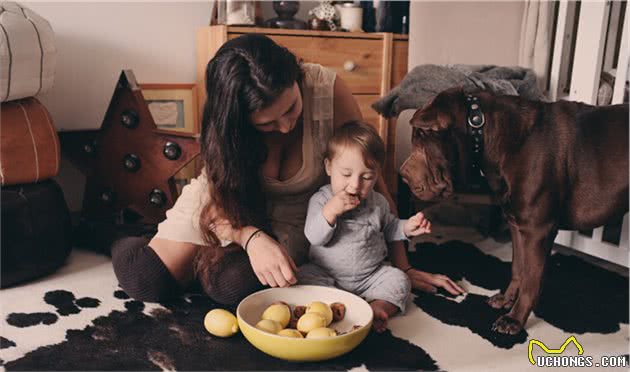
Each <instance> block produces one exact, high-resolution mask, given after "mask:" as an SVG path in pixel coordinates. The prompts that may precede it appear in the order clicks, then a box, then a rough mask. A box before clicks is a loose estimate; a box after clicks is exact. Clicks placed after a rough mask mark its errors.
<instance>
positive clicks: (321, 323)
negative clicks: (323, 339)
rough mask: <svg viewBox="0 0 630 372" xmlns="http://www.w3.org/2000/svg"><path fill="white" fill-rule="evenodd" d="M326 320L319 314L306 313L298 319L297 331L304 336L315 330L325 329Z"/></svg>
mask: <svg viewBox="0 0 630 372" xmlns="http://www.w3.org/2000/svg"><path fill="white" fill-rule="evenodd" d="M326 326H327V323H326V318H324V316H323V315H322V314H320V313H306V314H304V315H302V316H301V317H300V319H298V322H297V329H298V331H300V332H302V333H304V334H306V333H308V332H310V331H311V330H313V329H315V328H322V327H326Z"/></svg>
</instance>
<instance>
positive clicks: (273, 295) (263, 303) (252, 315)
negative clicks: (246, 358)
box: [236, 285, 373, 362]
mask: <svg viewBox="0 0 630 372" xmlns="http://www.w3.org/2000/svg"><path fill="white" fill-rule="evenodd" d="M276 301H284V302H286V303H287V304H289V305H290V306H291V310H292V311H293V309H294V308H295V306H306V305H308V304H309V303H311V302H313V301H322V302H325V303H327V304H329V305H330V304H332V303H333V302H341V303H343V304H344V305H346V316H345V317H344V319H343V320H342V321H340V322H333V323H332V324H331V325H330V326H329V327H331V328H334V329H335V330H336V331H337V333H341V332H348V333H346V334H343V335H339V336H334V337H329V338H318V339H307V338H291V337H284V336H278V335H275V334H272V333H268V332H265V331H261V330H260V329H258V328H256V327H255V324H256V323H257V322H258V321H259V320H260V318H261V316H262V313H263V311H264V310H265V309H266V308H267V306H269V305H271V304H272V303H274V302H276ZM372 316H373V313H372V308H371V307H370V305H369V304H368V303H367V302H365V300H363V299H362V298H361V297H359V296H356V295H354V294H352V293H349V292H346V291H342V290H340V289H336V288H329V287H320V286H314V285H296V286H293V287H288V288H271V289H265V290H262V291H259V292H256V293H254V294H251V295H249V296H248V297H246V298H245V299H244V300H243V301H241V303H240V304H239V305H238V307H237V308H236V317H237V319H238V326H239V327H240V329H241V332H243V335H244V336H245V338H246V339H247V340H248V341H249V342H250V343H251V344H252V345H254V346H255V347H256V348H257V349H259V350H260V351H262V352H265V353H267V354H269V355H271V356H273V357H276V358H280V359H285V360H289V361H295V362H307V361H308V362H311V361H320V360H326V359H332V358H335V357H338V356H340V355H343V354H345V353H347V352H349V351H350V350H352V349H354V348H355V347H356V346H357V345H359V344H360V343H361V341H363V339H365V337H366V336H367V334H368V333H369V332H370V328H372ZM354 325H359V326H361V327H360V328H357V329H355V330H354V331H351V330H352V327H353V326H354ZM349 331H350V332H349Z"/></svg>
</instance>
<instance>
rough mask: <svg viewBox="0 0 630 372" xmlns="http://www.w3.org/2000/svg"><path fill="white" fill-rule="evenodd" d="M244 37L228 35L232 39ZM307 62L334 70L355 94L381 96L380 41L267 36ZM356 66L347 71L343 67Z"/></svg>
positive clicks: (381, 63)
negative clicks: (347, 63) (345, 65)
mask: <svg viewBox="0 0 630 372" xmlns="http://www.w3.org/2000/svg"><path fill="white" fill-rule="evenodd" d="M240 35H241V34H229V38H230V39H233V38H236V37H238V36H240ZM267 36H269V37H270V38H272V39H273V40H274V41H275V42H277V43H278V44H280V45H283V46H284V47H286V48H287V49H289V50H290V51H291V52H293V53H294V54H295V55H296V56H297V57H298V58H300V59H302V60H304V62H312V63H318V64H320V65H322V66H326V67H328V68H330V69H332V70H334V71H335V72H336V73H337V75H338V76H340V77H341V78H342V79H343V80H344V81H345V82H346V84H348V86H349V87H350V90H351V91H352V93H355V94H357V93H362V94H380V92H381V76H382V73H383V72H382V71H383V42H382V40H379V39H358V38H324V37H310V36H289V35H267ZM346 62H350V63H351V64H354V69H353V70H351V71H347V70H346V69H345V68H344V64H346Z"/></svg>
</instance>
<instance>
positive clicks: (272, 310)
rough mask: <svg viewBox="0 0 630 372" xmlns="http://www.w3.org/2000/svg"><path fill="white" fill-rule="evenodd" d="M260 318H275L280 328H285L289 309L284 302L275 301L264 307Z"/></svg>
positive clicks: (289, 313) (289, 312)
mask: <svg viewBox="0 0 630 372" xmlns="http://www.w3.org/2000/svg"><path fill="white" fill-rule="evenodd" d="M262 318H263V319H269V320H275V321H276V322H278V323H280V325H281V326H282V328H286V326H287V324H289V321H290V320H291V309H290V308H289V306H287V305H286V304H282V303H276V304H273V305H271V306H269V307H268V308H266V309H265V311H264V312H263V314H262Z"/></svg>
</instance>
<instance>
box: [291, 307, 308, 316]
mask: <svg viewBox="0 0 630 372" xmlns="http://www.w3.org/2000/svg"><path fill="white" fill-rule="evenodd" d="M304 313H306V306H296V307H295V309H293V317H294V318H295V319H300V318H301V317H302V315H304Z"/></svg>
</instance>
